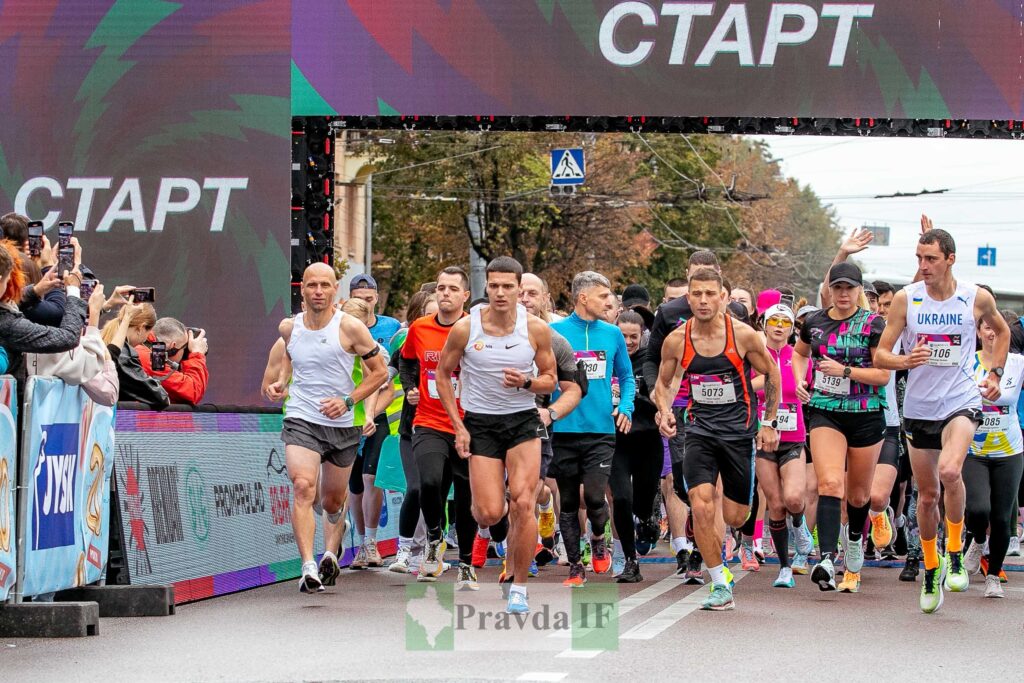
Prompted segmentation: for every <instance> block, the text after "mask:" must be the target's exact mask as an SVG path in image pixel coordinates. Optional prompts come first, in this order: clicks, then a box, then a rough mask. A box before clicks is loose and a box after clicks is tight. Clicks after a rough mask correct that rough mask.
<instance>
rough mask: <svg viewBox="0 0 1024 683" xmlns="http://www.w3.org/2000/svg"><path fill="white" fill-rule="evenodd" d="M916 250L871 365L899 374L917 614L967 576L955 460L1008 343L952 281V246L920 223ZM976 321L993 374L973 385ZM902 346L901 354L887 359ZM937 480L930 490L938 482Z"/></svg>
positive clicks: (1000, 327) (974, 291) (991, 306)
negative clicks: (991, 337) (917, 550)
mask: <svg viewBox="0 0 1024 683" xmlns="http://www.w3.org/2000/svg"><path fill="white" fill-rule="evenodd" d="M921 226H922V234H921V239H920V240H919V241H918V244H917V264H918V275H919V277H918V278H915V279H917V280H920V282H916V283H915V284H912V285H910V286H908V287H907V288H905V289H904V290H903V291H901V292H898V293H897V294H896V296H895V297H894V298H893V301H892V307H891V308H890V310H889V317H888V319H887V320H886V327H885V332H884V333H883V335H882V339H881V341H880V342H879V345H878V351H877V352H876V357H875V364H876V365H877V366H878V367H881V368H886V369H889V370H909V372H910V376H909V379H908V383H907V392H906V396H905V399H904V402H903V415H904V418H905V421H904V426H905V428H906V432H907V439H908V441H909V442H910V455H911V465H912V467H913V470H914V478H915V480H916V481H917V488H918V502H917V520H918V526H919V528H920V530H921V549H922V551H923V553H924V568H925V574H924V580H923V581H922V582H921V599H920V605H921V611H923V612H925V613H926V614H930V613H932V612H935V611H936V610H938V609H939V607H941V606H942V602H943V588H945V589H946V590H951V591H954V592H961V591H965V590H967V587H968V585H969V583H970V580H969V579H970V577H969V576H968V575H967V571H966V570H965V568H964V561H963V528H964V504H965V499H964V485H963V479H962V477H961V472H962V471H963V465H964V460H965V459H966V458H967V452H968V449H969V448H970V445H971V441H972V440H973V438H974V432H975V429H976V428H977V426H978V424H979V422H980V421H981V399H982V398H984V399H985V400H987V401H995V400H996V399H998V398H999V393H1000V392H999V387H1000V381H1001V377H1002V374H1003V365H1004V364H1005V362H1006V353H1007V350H1008V349H1009V345H1010V329H1009V327H1007V325H1006V321H1005V320H1003V317H1002V316H1001V315H1000V314H999V311H998V309H997V308H996V302H995V299H994V298H993V297H992V295H991V294H989V293H988V292H987V291H985V290H984V289H980V288H978V287H975V286H973V285H963V284H958V283H957V282H956V280H955V279H954V278H953V270H952V269H953V264H954V263H955V262H956V243H955V242H954V241H953V238H952V236H951V235H950V234H949V233H947V232H946V231H944V230H935V229H933V228H932V225H931V221H930V220H928V218H927V217H922V219H921ZM982 320H984V321H985V322H986V323H988V325H990V326H991V327H992V329H993V330H995V334H996V341H995V343H994V347H995V348H994V352H993V360H994V361H995V362H994V363H993V367H992V369H991V372H989V374H988V376H987V377H986V378H985V379H984V380H983V381H982V382H980V384H976V380H975V379H974V374H973V359H974V350H975V340H976V339H977V334H976V329H977V325H978V323H979V321H982ZM901 336H902V338H903V353H902V354H896V353H893V347H894V345H895V344H896V341H897V340H898V339H900V337H901ZM940 472H941V473H942V478H941V482H940V478H939V474H940ZM940 491H944V493H943V496H944V501H945V511H946V555H945V557H942V558H940V557H939V553H938V546H937V534H938V525H939V495H940Z"/></svg>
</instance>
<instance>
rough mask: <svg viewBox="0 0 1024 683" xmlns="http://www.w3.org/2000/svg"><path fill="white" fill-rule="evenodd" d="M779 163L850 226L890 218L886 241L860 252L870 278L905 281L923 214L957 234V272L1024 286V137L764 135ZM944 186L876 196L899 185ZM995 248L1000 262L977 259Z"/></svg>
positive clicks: (1016, 288) (1023, 289) (997, 285)
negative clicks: (901, 195)
mask: <svg viewBox="0 0 1024 683" xmlns="http://www.w3.org/2000/svg"><path fill="white" fill-rule="evenodd" d="M762 139H763V140H765V141H766V142H767V143H768V144H769V146H770V148H771V150H772V153H773V155H774V156H775V158H776V159H779V160H781V162H782V170H783V172H784V173H785V174H786V175H787V176H790V177H792V178H796V179H797V180H799V181H800V183H801V184H805V185H810V186H811V187H812V188H813V189H814V191H815V192H816V193H817V194H818V196H819V197H821V198H822V200H823V201H824V203H826V204H831V205H832V206H833V207H834V208H835V209H836V214H837V216H838V218H839V221H840V223H841V224H842V226H843V228H844V229H845V230H846V231H847V233H848V232H850V231H851V230H853V228H855V227H858V226H861V225H864V224H877V225H888V226H889V227H890V228H891V230H890V233H891V238H890V245H891V246H888V247H879V246H872V247H870V248H869V249H868V250H867V251H865V252H862V253H861V254H860V255H859V256H858V257H857V258H858V259H859V260H860V262H861V263H862V264H863V265H864V266H865V274H866V275H867V276H868V277H869V278H871V279H882V280H894V281H897V282H909V281H910V280H911V279H912V278H913V275H914V272H915V270H916V262H915V259H914V246H915V244H916V242H917V236H918V235H919V234H920V217H921V214H922V213H926V214H928V216H930V217H931V218H932V220H933V221H934V223H935V227H937V228H944V229H946V230H948V231H949V232H950V233H951V234H952V235H953V237H954V238H955V240H956V245H957V256H958V259H959V260H958V262H957V266H956V270H955V271H954V272H955V273H956V274H957V277H958V278H960V279H964V280H969V281H971V282H980V283H986V284H989V285H990V286H992V288H993V289H995V290H996V291H998V292H1008V293H1024V165H1022V160H1024V141H1016V140H998V141H997V140H948V139H927V138H850V137H838V138H836V137H795V136H792V137H778V136H772V137H766V138H762ZM942 189H948V190H949V192H947V193H945V194H942V195H937V196H936V195H932V196H924V197H911V198H900V199H874V198H873V197H874V196H875V195H886V194H894V193H897V192H919V191H921V190H942ZM984 246H992V247H996V248H997V250H996V267H994V268H993V267H979V266H978V265H977V263H978V248H979V247H984Z"/></svg>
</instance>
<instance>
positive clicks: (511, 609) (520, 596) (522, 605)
mask: <svg viewBox="0 0 1024 683" xmlns="http://www.w3.org/2000/svg"><path fill="white" fill-rule="evenodd" d="M505 611H506V612H508V613H509V614H528V613H529V612H530V606H529V605H528V604H527V603H526V593H520V592H519V591H512V592H510V593H509V594H508V607H507V608H506V610H505Z"/></svg>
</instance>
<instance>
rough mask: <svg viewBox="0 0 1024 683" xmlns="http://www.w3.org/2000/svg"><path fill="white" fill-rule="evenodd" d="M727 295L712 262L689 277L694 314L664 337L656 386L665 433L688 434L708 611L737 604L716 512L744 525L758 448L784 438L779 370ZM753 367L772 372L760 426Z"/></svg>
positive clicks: (688, 480)
mask: <svg viewBox="0 0 1024 683" xmlns="http://www.w3.org/2000/svg"><path fill="white" fill-rule="evenodd" d="M723 294H724V290H723V287H722V276H721V274H719V273H718V272H716V271H714V270H712V269H710V268H701V269H699V270H697V272H695V273H694V274H693V276H692V277H691V278H690V284H689V293H688V294H687V296H688V297H689V301H690V305H691V307H692V309H693V317H692V318H691V319H690V320H689V321H687V322H686V324H685V325H683V327H682V328H680V329H678V330H676V331H675V332H672V333H671V334H670V335H669V336H668V338H667V339H666V340H665V345H664V348H663V349H662V358H661V369H660V371H659V373H658V384H657V385H656V389H655V403H656V404H657V406H658V423H659V425H660V427H661V433H662V434H663V435H664V436H666V437H669V438H671V437H673V436H675V434H676V431H677V429H679V428H681V429H683V430H684V431H685V433H686V457H685V462H684V469H683V475H684V485H685V486H686V490H687V493H688V495H689V498H690V502H691V505H692V507H691V513H692V515H693V519H694V533H695V535H696V537H697V545H698V547H699V548H700V550H701V554H702V555H703V556H704V561H705V563H706V564H707V567H708V573H709V574H710V575H711V580H712V583H713V585H712V589H711V595H710V596H709V597H708V598H707V599H706V600H705V601H704V602H703V603H702V605H701V607H702V609H706V610H729V609H733V608H734V606H735V605H734V602H733V595H732V586H731V585H730V581H729V579H728V578H727V574H726V569H725V566H724V564H723V562H722V559H721V548H722V541H723V538H724V529H721V528H718V524H717V518H718V515H719V514H721V515H722V517H723V518H724V520H725V523H726V524H728V525H730V526H732V527H734V528H739V527H740V526H742V525H743V523H744V522H745V521H746V520H747V517H748V515H749V514H750V503H751V499H752V498H753V493H754V491H753V488H754V454H755V451H756V450H757V449H761V450H764V451H766V452H773V451H774V450H775V449H776V447H777V446H778V443H779V433H778V431H776V430H777V427H778V423H777V422H776V411H777V409H778V405H779V396H780V382H781V378H780V375H779V368H778V366H777V365H776V364H775V362H774V361H773V360H772V358H771V356H769V355H768V352H767V350H766V348H765V343H764V339H763V338H762V337H761V335H760V334H759V333H758V332H756V331H755V330H753V329H752V328H751V327H749V326H748V325H745V324H743V323H741V322H735V321H733V320H732V318H730V317H729V316H728V315H727V314H724V313H723V310H724V308H725V297H724V296H723ZM751 367H753V368H754V369H755V370H757V371H758V372H760V373H762V374H764V375H766V376H767V379H766V380H765V411H764V422H763V423H761V425H760V427H759V425H758V418H757V396H756V395H755V393H754V390H753V388H752V387H751V384H750V369H751ZM684 378H685V379H687V380H688V381H689V383H690V405H689V407H688V408H687V410H686V415H685V421H684V423H683V424H682V425H681V426H678V427H677V424H676V420H675V417H674V415H673V412H672V400H673V397H674V396H675V395H676V393H677V392H678V390H679V385H680V383H681V382H682V381H683V379H684ZM719 476H721V479H722V483H721V485H722V492H721V494H720V495H719V494H718V493H717V486H716V485H717V482H718V479H719Z"/></svg>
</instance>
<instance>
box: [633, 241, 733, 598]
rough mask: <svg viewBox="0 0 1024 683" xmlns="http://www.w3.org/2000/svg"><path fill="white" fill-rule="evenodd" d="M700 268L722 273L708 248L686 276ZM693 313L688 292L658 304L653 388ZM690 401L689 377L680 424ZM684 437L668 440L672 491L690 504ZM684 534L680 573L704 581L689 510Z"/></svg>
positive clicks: (679, 400) (650, 363)
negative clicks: (671, 343) (664, 354)
mask: <svg viewBox="0 0 1024 683" xmlns="http://www.w3.org/2000/svg"><path fill="white" fill-rule="evenodd" d="M701 268H711V269H712V270H714V271H716V272H718V273H721V272H722V267H721V265H720V264H719V262H718V257H717V256H715V253H714V252H713V251H709V250H707V249H699V250H697V251H695V252H693V253H692V254H691V255H690V259H689V262H688V264H687V270H686V277H687V279H689V278H690V276H691V275H693V274H694V273H695V272H697V271H698V270H700V269H701ZM692 316H693V310H692V309H691V308H690V300H689V298H688V297H687V296H686V295H683V296H680V297H678V298H676V299H672V300H671V301H667V302H665V303H663V304H662V305H661V306H659V307H658V310H657V311H656V312H655V314H654V322H653V323H652V324H651V335H650V337H649V338H648V340H647V357H646V358H645V359H644V379H645V380H646V382H647V386H648V387H654V386H655V385H656V384H657V383H658V373H659V371H660V369H661V350H662V345H663V344H664V343H665V339H666V338H668V336H669V335H670V334H671V333H672V332H673V331H675V330H676V329H678V328H679V327H680V326H682V324H683V323H685V322H686V321H687V320H689V319H690V318H691V317H692ZM689 401H690V387H689V384H688V383H687V382H686V380H683V382H682V383H681V384H680V386H679V391H678V392H677V393H676V395H675V396H674V397H673V400H672V412H673V415H674V416H675V420H676V422H677V423H680V424H681V423H682V422H683V418H684V415H685V413H686V406H687V405H688V404H689ZM685 438H686V437H685V434H684V433H683V430H682V429H677V430H676V434H675V436H673V437H672V438H671V439H668V449H669V459H670V461H671V466H672V490H673V491H675V494H676V496H677V497H678V498H679V499H680V500H682V501H683V503H684V504H685V505H687V506H688V505H689V504H690V499H689V496H688V495H687V493H686V486H685V485H684V484H683V479H684V476H683V460H684V459H685V456H686V442H685ZM684 533H685V535H686V538H687V539H688V540H689V542H690V545H691V546H692V547H693V551H692V552H688V553H684V550H683V548H682V547H679V546H680V543H678V542H673V550H675V551H676V560H677V562H680V563H681V561H682V560H684V559H685V561H686V565H685V569H684V567H683V566H680V567H679V568H678V569H677V574H678V575H682V576H683V578H684V579H685V581H686V583H688V584H703V583H704V578H703V573H702V572H701V564H702V562H703V558H702V557H701V554H700V550H699V549H698V548H697V547H696V539H695V538H694V536H693V518H692V516H691V515H690V514H689V513H687V515H686V520H685V522H684ZM680 570H683V571H680Z"/></svg>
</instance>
